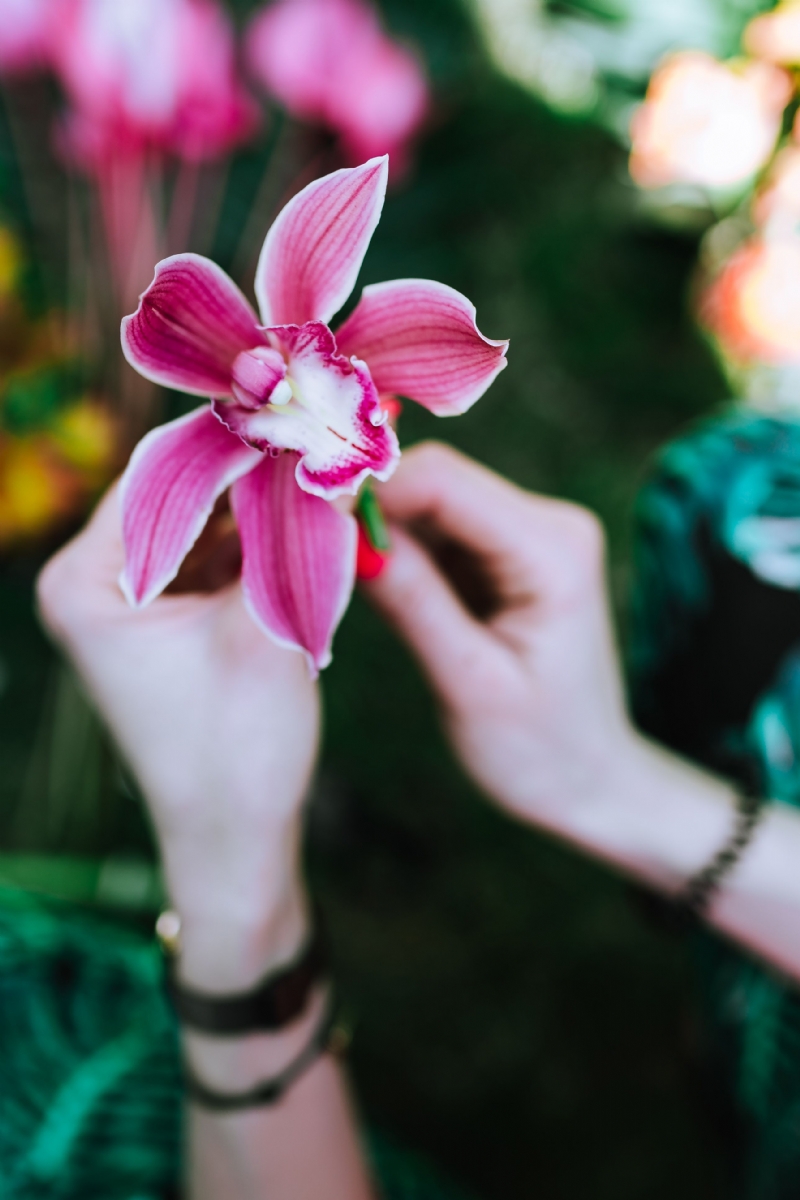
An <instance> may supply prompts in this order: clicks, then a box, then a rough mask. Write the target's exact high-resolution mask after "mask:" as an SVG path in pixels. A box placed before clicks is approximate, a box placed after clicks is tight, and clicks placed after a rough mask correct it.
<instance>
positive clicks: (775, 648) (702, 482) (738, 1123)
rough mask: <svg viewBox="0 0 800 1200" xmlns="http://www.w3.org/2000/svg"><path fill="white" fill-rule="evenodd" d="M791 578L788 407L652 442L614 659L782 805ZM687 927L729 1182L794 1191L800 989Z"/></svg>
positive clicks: (799, 665)
mask: <svg viewBox="0 0 800 1200" xmlns="http://www.w3.org/2000/svg"><path fill="white" fill-rule="evenodd" d="M798 589H800V423H797V422H794V421H788V420H780V421H779V420H774V419H769V418H765V417H758V416H754V415H753V414H752V413H748V412H746V411H741V410H740V411H734V412H732V413H729V414H728V415H726V416H724V417H722V418H718V419H715V420H712V421H709V422H706V423H704V424H702V425H700V426H699V427H698V428H696V429H695V430H693V431H692V432H691V433H690V434H689V435H688V436H686V437H684V438H682V439H681V440H679V441H677V442H675V443H674V444H672V445H670V446H669V447H667V449H666V450H665V451H664V452H663V453H662V454H661V456H660V457H659V460H658V462H657V463H656V465H655V469H654V471H653V473H652V475H651V477H650V479H649V481H648V482H647V484H646V485H645V487H644V488H643V490H642V492H641V495H640V498H639V503H638V511H637V536H636V574H635V588H634V602H633V612H632V625H631V631H630V632H631V638H630V648H631V654H630V668H631V679H632V685H633V689H632V690H633V697H634V705H635V709H636V712H637V715H638V718H639V720H640V723H641V724H642V725H643V727H644V728H645V729H646V730H647V731H648V732H650V733H651V734H653V735H654V736H655V737H657V738H659V739H660V740H662V741H664V742H665V743H667V744H668V745H671V746H672V747H674V748H675V749H676V750H678V751H680V752H682V753H684V754H687V755H689V756H691V757H692V758H694V759H695V760H697V761H698V762H701V763H705V764H706V765H708V766H710V767H712V768H714V769H715V770H718V771H722V772H724V773H726V774H727V775H729V776H730V777H731V778H733V779H738V780H741V781H745V780H747V781H753V782H755V783H756V784H757V785H758V786H759V787H760V788H761V789H763V792H762V794H765V795H769V796H771V797H773V798H775V799H778V800H781V801H783V802H785V803H787V804H791V805H794V806H798V805H800V591H799V590H798ZM696 940H697V947H696V948H697V956H698V978H699V981H700V991H701V999H702V1003H703V1008H704V1012H705V1019H706V1020H705V1024H706V1028H707V1031H708V1034H709V1045H710V1058H711V1059H712V1060H713V1065H714V1068H715V1071H716V1076H717V1080H718V1082H720V1081H721V1083H722V1087H721V1088H719V1089H718V1094H719V1095H721V1096H725V1097H727V1101H728V1108H729V1111H728V1113H727V1114H726V1117H727V1121H728V1127H727V1128H728V1134H729V1137H728V1141H729V1144H731V1145H732V1146H734V1147H736V1148H738V1150H739V1151H740V1153H741V1158H740V1161H739V1162H738V1163H737V1164H736V1166H737V1168H738V1169H737V1171H736V1175H737V1177H738V1178H739V1179H740V1180H741V1183H742V1194H743V1195H746V1196H747V1197H748V1200H797V1197H800V996H798V993H797V992H796V991H795V990H794V988H792V987H790V986H789V985H788V984H787V983H786V982H785V981H783V980H782V979H781V978H779V977H778V976H777V975H775V974H773V973H771V972H769V971H767V970H766V969H764V968H762V967H761V966H760V965H759V964H757V963H756V962H754V961H753V960H751V959H749V958H747V957H746V956H744V955H743V954H740V953H738V952H737V951H736V950H734V949H733V948H732V947H731V946H729V945H727V944H726V943H724V942H722V941H721V940H718V939H716V938H714V937H713V936H711V935H710V934H707V933H702V934H698V935H697V938H696ZM731 1122H733V1124H731ZM731 1133H733V1136H731Z"/></svg>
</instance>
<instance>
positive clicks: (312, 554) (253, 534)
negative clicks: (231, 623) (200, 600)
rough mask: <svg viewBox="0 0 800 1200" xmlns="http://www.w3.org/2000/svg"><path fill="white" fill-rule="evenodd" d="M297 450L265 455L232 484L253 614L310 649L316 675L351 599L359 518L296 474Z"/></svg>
mask: <svg viewBox="0 0 800 1200" xmlns="http://www.w3.org/2000/svg"><path fill="white" fill-rule="evenodd" d="M296 466H297V456H296V455H294V454H281V455H279V456H278V457H277V458H273V457H265V458H264V459H263V460H262V462H261V463H260V464H259V466H257V467H256V469H255V470H254V471H251V472H250V474H249V475H245V476H244V477H243V478H241V479H239V480H238V481H237V482H236V483H235V484H234V486H233V488H232V490H231V503H232V506H233V512H234V515H235V517H236V523H237V525H238V527H239V535H240V537H241V540H242V555H243V563H242V586H243V589H244V595H245V601H246V603H247V606H248V609H249V611H250V613H251V614H252V616H253V618H254V620H255V621H256V622H257V624H258V625H260V626H261V627H262V628H263V629H264V630H265V632H266V633H267V634H268V635H269V636H270V637H271V638H272V639H273V640H274V641H276V642H277V643H278V645H280V646H287V647H288V648H290V649H293V650H302V651H304V653H305V655H306V658H307V660H308V664H309V668H310V669H311V671H312V674H314V675H316V674H317V673H318V672H319V671H321V670H322V669H323V668H324V667H326V666H327V665H328V663H329V662H330V661H331V642H332V640H333V634H334V632H335V630H336V627H337V625H338V624H339V622H340V620H341V619H342V616H343V615H344V612H345V609H346V608H347V605H348V602H349V600H350V594H351V592H352V590H353V582H354V580H355V569H356V544H357V524H356V520H355V518H354V517H352V516H348V515H345V514H344V513H340V512H339V511H338V510H337V509H335V508H334V507H333V506H332V505H330V504H328V503H327V502H326V501H325V500H320V499H319V498H318V497H317V496H310V495H309V494H308V492H304V491H302V489H301V488H299V487H298V486H297V483H296V481H295V469H296Z"/></svg>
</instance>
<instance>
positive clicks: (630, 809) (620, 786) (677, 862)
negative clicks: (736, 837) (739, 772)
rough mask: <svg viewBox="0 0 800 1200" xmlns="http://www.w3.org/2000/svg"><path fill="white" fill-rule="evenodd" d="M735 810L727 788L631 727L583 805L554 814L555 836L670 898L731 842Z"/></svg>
mask: <svg viewBox="0 0 800 1200" xmlns="http://www.w3.org/2000/svg"><path fill="white" fill-rule="evenodd" d="M735 813H736V796H735V792H734V789H733V788H732V787H731V785H730V784H728V783H727V782H725V781H724V780H721V779H719V778H717V777H716V776H714V775H711V774H710V773H708V772H706V771H704V770H701V769H700V768H698V767H695V766H693V765H692V764H691V763H689V762H686V761H685V760H683V759H681V758H679V757H678V756H677V755H675V754H672V753H671V752H669V751H667V750H666V749H664V748H663V747H661V746H658V745H656V744H655V743H653V742H650V741H648V740H647V739H646V738H644V737H642V736H641V735H640V734H639V733H637V732H636V731H635V730H634V729H632V728H631V730H630V733H629V734H628V735H626V736H625V737H624V738H622V739H621V740H620V742H619V744H618V745H617V746H616V748H615V752H614V753H613V754H612V755H611V756H610V757H609V759H608V762H607V766H606V769H605V770H604V771H602V772H599V773H598V776H597V778H596V781H595V783H594V785H593V787H592V788H591V789H589V790H588V792H587V795H586V799H585V802H583V803H576V804H573V805H570V806H564V808H563V809H562V810H561V812H560V814H559V819H558V822H557V825H558V827H557V828H554V832H557V833H559V834H560V835H561V836H563V837H565V838H567V839H568V840H569V841H571V842H573V843H575V844H577V845H579V846H581V847H582V848H583V849H586V850H589V851H590V852H592V853H594V854H597V855H599V856H600V857H601V858H603V859H605V860H606V861H607V862H610V863H612V864H613V865H614V866H616V867H619V868H621V869H622V870H624V871H626V872H627V873H628V874H631V875H633V876H634V877H635V878H638V879H639V880H641V881H642V882H644V883H647V884H649V885H651V886H655V887H657V888H659V889H661V890H663V891H666V892H668V893H675V892H678V891H680V890H681V889H682V888H683V887H684V886H685V883H686V881H687V879H689V878H690V877H691V876H693V875H694V874H695V872H696V871H698V870H699V869H701V868H702V867H703V866H704V865H706V863H707V862H708V861H709V860H710V859H711V858H712V857H713V855H714V854H715V853H716V852H717V851H718V850H719V848H720V847H721V846H722V845H723V844H724V843H725V841H726V839H727V838H729V837H730V834H731V831H732V828H733V823H734V821H735Z"/></svg>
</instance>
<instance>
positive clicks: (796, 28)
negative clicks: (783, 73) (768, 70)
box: [743, 0, 800, 66]
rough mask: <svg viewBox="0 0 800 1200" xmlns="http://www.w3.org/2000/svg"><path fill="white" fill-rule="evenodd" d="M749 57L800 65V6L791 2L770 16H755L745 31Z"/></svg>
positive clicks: (788, 64) (769, 14) (795, 2)
mask: <svg viewBox="0 0 800 1200" xmlns="http://www.w3.org/2000/svg"><path fill="white" fill-rule="evenodd" d="M743 44H744V48H745V50H747V52H748V54H752V55H754V56H755V57H756V58H763V59H766V60H767V62H773V63H782V64H784V65H785V66H794V65H795V64H798V63H800V3H798V0H789V3H784V4H779V5H778V7H777V8H776V9H775V10H774V11H773V12H770V13H762V15H761V16H758V17H754V18H753V20H752V21H751V22H750V24H749V25H748V26H747V28H746V29H745V31H744V38H743Z"/></svg>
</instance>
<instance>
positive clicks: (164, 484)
mask: <svg viewBox="0 0 800 1200" xmlns="http://www.w3.org/2000/svg"><path fill="white" fill-rule="evenodd" d="M261 458H262V455H261V454H260V453H259V452H258V451H257V450H253V449H252V448H251V447H249V446H246V445H245V444H244V442H242V441H241V440H240V439H239V438H237V437H235V436H233V435H232V434H231V433H230V431H229V430H227V429H226V428H225V426H224V425H222V424H221V422H219V421H218V420H217V419H216V417H215V416H214V414H213V413H212V411H211V409H210V408H209V406H208V405H204V406H203V407H202V408H198V409H195V411H194V412H191V413H189V414H188V416H185V417H180V418H179V419H178V420H177V421H171V422H170V423H169V424H168V425H161V426H159V428H158V429H153V430H151V431H150V433H148V434H147V436H146V437H144V438H142V440H141V442H139V445H138V446H137V447H136V449H135V450H134V452H133V454H132V455H131V459H130V462H129V463H128V466H127V468H126V470H125V474H124V475H123V477H122V484H121V486H120V505H121V508H122V536H123V541H124V543H125V569H124V571H123V573H122V576H121V578H120V587H121V588H122V591H123V593H124V594H125V597H126V599H127V600H128V603H129V604H130V605H131V606H132V607H134V608H141V607H143V606H144V605H145V604H149V603H150V601H151V600H154V599H155V597H156V596H158V595H159V593H161V592H163V590H164V588H165V587H166V586H167V584H168V583H170V582H171V581H172V580H173V579H174V578H175V576H176V575H177V573H178V570H179V569H180V565H181V563H182V562H183V560H184V558H185V557H186V555H187V554H188V553H189V551H190V550H191V548H192V546H193V545H194V543H195V542H196V541H197V538H198V537H199V536H200V533H201V532H202V530H203V527H204V525H205V523H206V521H207V520H208V518H209V515H210V514H211V510H212V509H213V507H214V503H215V501H216V499H217V497H218V496H220V495H221V494H222V492H224V491H225V489H226V488H227V487H229V486H230V484H231V483H233V481H234V480H235V479H238V478H239V476H240V475H242V474H243V473H244V472H245V471H250V470H252V468H253V467H255V466H256V465H257V464H258V463H259V461H260V460H261Z"/></svg>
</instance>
